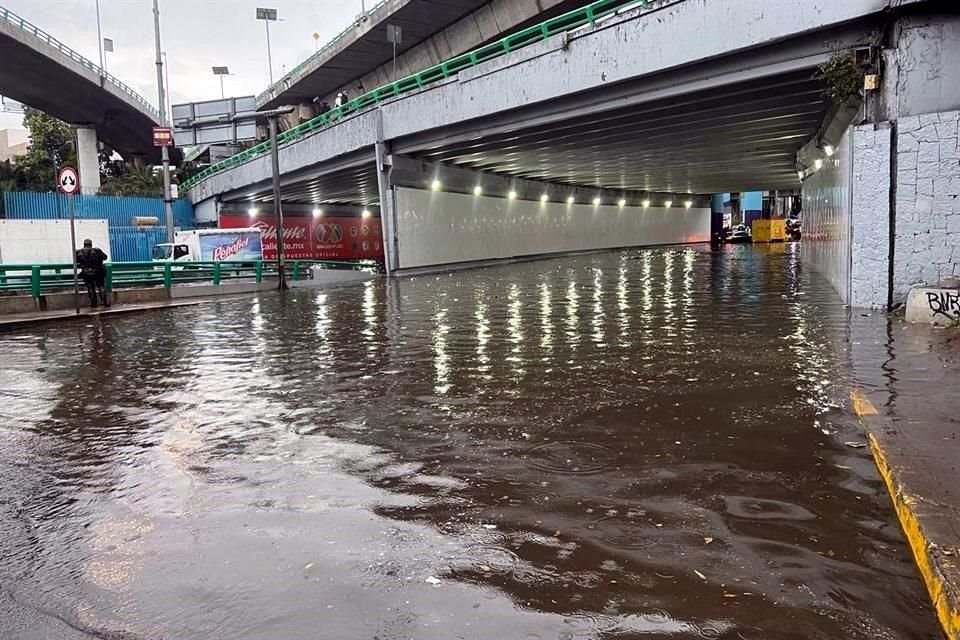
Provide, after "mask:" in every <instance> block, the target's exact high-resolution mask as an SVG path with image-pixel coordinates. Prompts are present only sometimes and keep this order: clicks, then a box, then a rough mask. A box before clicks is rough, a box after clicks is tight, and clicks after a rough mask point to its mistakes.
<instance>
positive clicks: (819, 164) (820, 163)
mask: <svg viewBox="0 0 960 640" xmlns="http://www.w3.org/2000/svg"><path fill="white" fill-rule="evenodd" d="M813 166H814V167H816V168H817V169H820V168H821V167H822V166H823V160H821V159H820V158H817V159H816V160H814V162H813Z"/></svg>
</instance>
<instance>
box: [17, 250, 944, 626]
mask: <svg viewBox="0 0 960 640" xmlns="http://www.w3.org/2000/svg"><path fill="white" fill-rule="evenodd" d="M799 252H800V249H799V247H798V246H796V245H787V246H780V247H772V248H770V249H764V248H751V247H732V248H726V249H723V250H719V251H713V252H712V251H710V250H709V249H708V248H676V247H674V248H664V249H650V250H631V251H623V252H611V253H600V254H593V255H585V256H576V257H567V258H560V259H551V260H544V261H538V262H530V263H525V264H514V265H505V266H499V267H494V268H488V269H482V270H472V271H462V272H456V273H451V274H443V275H439V276H424V277H417V278H410V279H403V280H400V281H396V282H390V283H382V282H377V283H369V284H366V285H360V286H353V287H346V288H341V289H336V290H328V291H325V292H316V291H303V290H300V291H293V292H290V293H289V294H287V295H286V297H285V299H281V297H280V296H279V295H278V294H266V295H262V296H261V297H260V298H259V299H256V298H243V299H232V300H224V301H221V302H218V303H212V304H205V305H199V306H194V307H187V308H180V309H176V310H168V311H161V312H153V313H149V314H142V315H128V316H115V317H111V318H109V319H104V320H102V321H93V322H86V323H74V324H61V325H58V326H51V327H47V328H42V329H34V330H31V331H29V332H22V333H18V334H7V335H0V358H2V362H0V545H2V546H0V637H2V638H4V639H6V638H12V639H17V640H19V639H25V638H43V639H45V640H46V639H49V638H68V639H74V638H111V639H112V638H122V639H125V640H127V639H129V640H133V639H160V638H163V639H165V640H170V639H180V638H185V639H186V638H198V639H201V638H202V639H204V640H212V639H234V638H238V639H239V638H243V639H261V638H263V639H265V638H271V639H272V638H276V639H282V640H293V639H299V638H310V639H314V638H324V639H325V638H330V639H353V638H364V639H367V638H369V639H379V640H386V639H396V640H400V639H408V638H413V639H417V640H421V639H438V640H439V639H443V640H448V639H453V638H477V639H497V640H500V639H518V640H536V639H541V640H546V639H558V640H581V639H586V638H683V639H685V638H708V639H709V638H721V639H727V638H729V639H741V640H768V639H797V640H800V639H804V640H807V639H818V638H831V639H833V638H836V639H845V640H846V639H861V638H862V639H867V638H869V639H871V640H876V639H886V638H909V639H916V638H939V637H940V635H939V631H938V628H937V625H936V622H935V618H934V615H933V613H932V611H931V609H930V607H929V605H928V601H927V598H926V595H925V592H924V590H923V586H922V584H921V582H920V580H919V578H918V577H917V574H916V572H915V570H914V567H913V564H912V559H911V557H910V552H909V549H908V548H907V547H906V545H905V543H904V541H903V539H902V536H901V534H900V531H899V528H898V525H897V523H896V520H895V516H894V514H893V512H892V509H891V507H890V504H889V499H888V497H887V496H886V495H885V493H884V489H883V485H882V483H881V481H880V479H879V477H878V476H877V473H876V471H875V470H874V467H873V464H872V462H871V459H870V456H869V453H868V450H867V449H864V448H856V447H854V446H850V445H848V444H846V443H853V444H861V443H862V442H863V437H862V434H861V431H860V430H859V429H858V427H857V425H856V422H855V420H854V418H853V417H852V416H851V414H850V412H849V410H848V409H847V408H846V404H847V402H846V397H847V394H848V392H849V389H850V387H851V386H852V385H853V384H854V383H855V381H854V380H852V379H851V373H850V367H849V365H848V364H847V362H848V355H847V352H848V348H847V344H848V342H849V338H848V327H849V325H848V315H847V311H846V310H845V309H844V308H843V307H842V306H841V305H840V303H839V300H838V298H837V297H836V296H835V295H834V294H833V293H832V291H831V290H830V287H829V285H828V284H827V283H826V282H825V281H824V280H822V279H820V278H819V277H817V276H816V275H815V274H812V273H810V272H808V271H807V272H805V271H804V270H803V269H802V262H801V260H800V257H799Z"/></svg>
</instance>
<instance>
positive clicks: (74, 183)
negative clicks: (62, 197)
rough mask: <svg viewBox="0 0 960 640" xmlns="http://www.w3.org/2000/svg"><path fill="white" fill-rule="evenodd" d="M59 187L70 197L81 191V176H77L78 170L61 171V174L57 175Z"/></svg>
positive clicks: (68, 168) (66, 168) (70, 168)
mask: <svg viewBox="0 0 960 640" xmlns="http://www.w3.org/2000/svg"><path fill="white" fill-rule="evenodd" d="M57 186H59V187H60V190H61V191H63V192H64V193H65V194H67V195H68V196H69V195H73V194H74V193H76V192H77V191H79V190H80V176H78V175H77V170H76V169H74V168H73V167H63V168H62V169H60V173H59V174H57Z"/></svg>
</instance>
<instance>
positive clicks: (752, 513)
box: [723, 496, 817, 520]
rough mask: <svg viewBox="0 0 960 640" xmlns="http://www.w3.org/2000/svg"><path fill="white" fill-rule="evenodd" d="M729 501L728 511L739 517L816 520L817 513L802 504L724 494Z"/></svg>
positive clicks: (727, 501)
mask: <svg viewBox="0 0 960 640" xmlns="http://www.w3.org/2000/svg"><path fill="white" fill-rule="evenodd" d="M723 499H724V501H725V502H726V503H727V513H729V514H730V515H733V516H737V517H738V518H750V519H752V520H815V519H816V517H817V516H816V515H815V514H814V513H811V512H810V511H808V510H807V509H804V508H803V507H801V506H798V505H795V504H790V503H789V502H782V501H780V500H767V499H764V498H751V497H749V496H724V498H723Z"/></svg>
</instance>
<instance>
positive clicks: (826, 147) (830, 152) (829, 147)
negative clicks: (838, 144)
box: [823, 144, 834, 157]
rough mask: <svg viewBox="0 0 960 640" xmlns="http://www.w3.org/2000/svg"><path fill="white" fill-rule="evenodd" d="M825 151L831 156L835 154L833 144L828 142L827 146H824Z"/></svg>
mask: <svg viewBox="0 0 960 640" xmlns="http://www.w3.org/2000/svg"><path fill="white" fill-rule="evenodd" d="M823 152H824V153H825V154H827V156H828V157H829V156H832V155H833V152H834V148H833V145H832V144H828V145H827V146H825V147H824V148H823Z"/></svg>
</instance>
